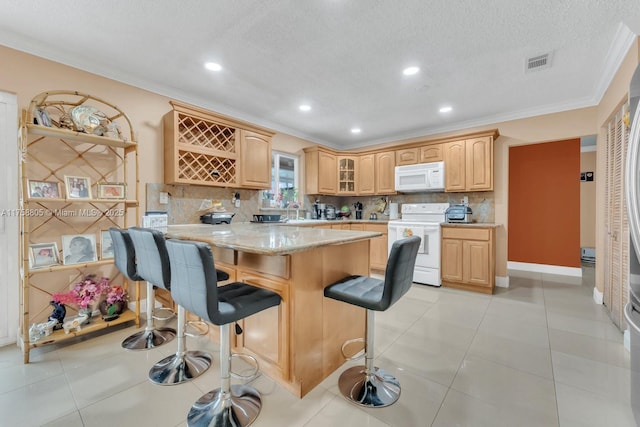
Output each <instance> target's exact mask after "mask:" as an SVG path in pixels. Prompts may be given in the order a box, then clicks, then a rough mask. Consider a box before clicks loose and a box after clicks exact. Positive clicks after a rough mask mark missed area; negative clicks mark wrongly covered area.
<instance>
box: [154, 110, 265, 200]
mask: <svg viewBox="0 0 640 427" xmlns="http://www.w3.org/2000/svg"><path fill="white" fill-rule="evenodd" d="M171 104H172V106H173V110H172V111H170V112H169V113H167V114H166V115H165V116H164V119H163V123H164V140H165V141H164V180H165V183H167V184H195V185H206V186H216V187H232V188H236V187H243V188H259V189H261V188H269V187H270V186H271V137H272V136H273V132H271V131H269V130H267V129H263V128H260V127H257V126H254V125H251V124H249V123H244V122H239V121H235V120H233V119H230V118H228V117H224V116H221V115H218V114H214V113H212V112H209V111H206V110H202V109H200V108H197V107H193V106H189V105H185V104H180V103H178V102H175V101H171Z"/></svg>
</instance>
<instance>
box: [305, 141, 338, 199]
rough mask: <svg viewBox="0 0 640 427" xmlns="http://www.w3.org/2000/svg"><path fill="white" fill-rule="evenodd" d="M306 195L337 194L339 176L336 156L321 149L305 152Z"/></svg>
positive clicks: (316, 148)
mask: <svg viewBox="0 0 640 427" xmlns="http://www.w3.org/2000/svg"><path fill="white" fill-rule="evenodd" d="M304 159H305V161H304V165H305V193H306V194H327V195H332V194H336V192H337V189H338V175H337V173H336V170H337V166H338V163H337V160H336V155H335V154H333V153H332V152H329V151H326V150H324V149H321V148H319V147H314V148H313V149H311V150H305V155H304Z"/></svg>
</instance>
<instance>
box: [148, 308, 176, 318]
mask: <svg viewBox="0 0 640 427" xmlns="http://www.w3.org/2000/svg"><path fill="white" fill-rule="evenodd" d="M163 312H169V314H168V315H166V316H161V315H160V314H159V313H163ZM156 313H158V314H156ZM151 317H153V319H154V320H160V321H163V320H169V319H173V318H174V317H176V312H175V311H173V310H171V309H170V308H167V307H160V308H157V309H155V310H153V315H152V316H151Z"/></svg>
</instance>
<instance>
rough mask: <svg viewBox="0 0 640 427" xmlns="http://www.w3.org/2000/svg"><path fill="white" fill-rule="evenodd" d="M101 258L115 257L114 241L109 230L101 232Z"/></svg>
mask: <svg viewBox="0 0 640 427" xmlns="http://www.w3.org/2000/svg"><path fill="white" fill-rule="evenodd" d="M100 251H101V252H102V253H101V254H100V259H107V258H113V241H112V240H111V234H110V233H109V230H103V231H101V232H100Z"/></svg>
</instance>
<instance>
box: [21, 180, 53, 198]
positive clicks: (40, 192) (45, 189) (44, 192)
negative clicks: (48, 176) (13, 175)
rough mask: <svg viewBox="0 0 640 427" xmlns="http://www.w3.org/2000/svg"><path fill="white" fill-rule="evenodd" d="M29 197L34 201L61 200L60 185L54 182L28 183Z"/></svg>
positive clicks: (30, 181)
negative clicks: (41, 199) (38, 199)
mask: <svg viewBox="0 0 640 427" xmlns="http://www.w3.org/2000/svg"><path fill="white" fill-rule="evenodd" d="M28 187H29V197H30V198H32V199H37V198H45V199H59V198H60V183H58V182H53V181H32V180H29V181H28Z"/></svg>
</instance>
